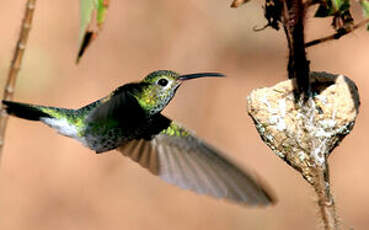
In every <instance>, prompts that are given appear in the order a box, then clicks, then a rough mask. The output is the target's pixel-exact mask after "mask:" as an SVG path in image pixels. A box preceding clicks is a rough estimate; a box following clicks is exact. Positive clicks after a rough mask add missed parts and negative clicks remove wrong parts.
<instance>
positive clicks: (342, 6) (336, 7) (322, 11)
mask: <svg viewBox="0 0 369 230" xmlns="http://www.w3.org/2000/svg"><path fill="white" fill-rule="evenodd" d="M349 9H350V0H330V1H322V2H321V3H320V5H319V8H318V10H317V12H316V13H315V17H328V16H334V15H336V14H343V13H344V12H346V11H348V10H349Z"/></svg>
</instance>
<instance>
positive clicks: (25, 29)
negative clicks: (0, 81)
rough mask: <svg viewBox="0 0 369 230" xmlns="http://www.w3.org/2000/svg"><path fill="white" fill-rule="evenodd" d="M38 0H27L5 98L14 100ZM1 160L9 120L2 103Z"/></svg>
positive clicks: (0, 109) (0, 124) (0, 108)
mask: <svg viewBox="0 0 369 230" xmlns="http://www.w3.org/2000/svg"><path fill="white" fill-rule="evenodd" d="M35 4H36V0H27V3H26V9H25V12H24V18H23V21H22V25H21V31H20V34H19V38H18V41H17V45H16V47H15V51H14V56H13V59H12V61H11V64H10V68H9V73H8V78H7V81H6V84H5V89H4V94H3V100H12V98H13V95H14V88H15V83H16V80H17V76H18V73H19V70H20V68H21V64H22V59H23V55H24V52H25V49H26V44H27V40H28V36H29V32H30V30H31V26H32V19H33V13H34V10H35ZM0 106H1V107H0V162H1V158H2V151H3V147H4V136H5V130H6V126H7V121H8V115H7V114H6V112H5V110H4V108H3V106H2V104H1V105H0Z"/></svg>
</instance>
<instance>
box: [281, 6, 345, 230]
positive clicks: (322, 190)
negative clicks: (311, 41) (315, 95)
mask: <svg viewBox="0 0 369 230" xmlns="http://www.w3.org/2000/svg"><path fill="white" fill-rule="evenodd" d="M305 4H306V3H305ZM309 4H312V1H311V2H310V3H309ZM308 6H309V5H304V3H303V1H302V0H285V1H284V2H283V11H282V23H283V27H284V30H285V33H286V38H287V42H288V48H289V61H288V67H287V69H288V77H289V78H290V79H294V80H295V81H294V83H295V91H296V92H295V99H296V100H297V101H298V102H303V103H304V104H302V113H303V114H304V116H302V118H301V119H302V122H303V124H304V127H305V129H306V130H310V129H311V131H314V130H315V128H316V127H315V124H314V123H312V121H314V117H315V115H314V113H315V106H314V103H313V102H312V99H311V84H310V67H309V61H308V60H307V58H306V51H305V42H304V19H305V10H306V8H305V7H308ZM312 133H314V132H312ZM306 143H310V145H311V146H310V147H311V151H312V152H310V153H309V155H308V156H307V158H309V159H310V160H311V162H310V163H309V164H307V165H305V164H303V166H302V167H301V168H304V169H305V170H302V173H303V175H304V173H305V175H304V177H305V179H307V181H308V182H309V183H310V184H311V185H312V186H313V187H314V189H315V191H316V193H317V195H318V199H319V208H320V211H321V216H322V221H323V223H324V227H325V229H326V230H335V229H337V228H338V223H337V222H338V221H337V216H336V210H335V206H334V201H333V198H332V195H331V193H330V182H329V171H328V162H327V158H326V156H327V155H326V153H327V151H326V149H325V148H326V147H327V145H326V143H325V142H324V141H322V140H320V139H319V138H316V137H315V136H310V137H309V136H308V137H307V140H306ZM320 150H322V151H320ZM316 152H320V153H321V154H316ZM305 166H308V167H305ZM310 176H312V177H310Z"/></svg>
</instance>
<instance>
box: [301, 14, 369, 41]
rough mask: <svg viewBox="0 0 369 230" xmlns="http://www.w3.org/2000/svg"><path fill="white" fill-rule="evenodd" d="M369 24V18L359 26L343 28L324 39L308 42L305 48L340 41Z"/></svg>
mask: <svg viewBox="0 0 369 230" xmlns="http://www.w3.org/2000/svg"><path fill="white" fill-rule="evenodd" d="M367 23H369V18H367V19H365V20H363V21H361V22H359V23H358V24H356V25H354V26H352V27H349V28H342V29H340V30H338V31H337V33H334V34H331V35H329V36H326V37H322V38H319V39H315V40H312V41H310V42H307V43H306V44H305V47H311V46H314V45H318V44H320V43H323V42H327V41H331V40H337V39H340V38H341V37H342V36H344V35H346V34H349V33H351V32H352V31H354V30H356V29H358V28H360V27H362V26H364V25H366V24H367Z"/></svg>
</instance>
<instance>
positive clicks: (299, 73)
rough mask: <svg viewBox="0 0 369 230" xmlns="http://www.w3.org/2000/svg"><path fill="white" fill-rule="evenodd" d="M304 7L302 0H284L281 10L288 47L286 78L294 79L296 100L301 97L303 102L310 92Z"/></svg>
mask: <svg viewBox="0 0 369 230" xmlns="http://www.w3.org/2000/svg"><path fill="white" fill-rule="evenodd" d="M305 7H306V5H305V4H304V3H303V0H284V1H283V11H282V20H283V21H282V22H283V28H284V30H285V33H286V37H287V41H288V48H289V59H288V67H287V70H288V78H290V79H294V84H295V96H296V100H297V101H298V100H300V99H302V100H303V101H304V102H306V101H307V99H308V98H309V97H310V94H311V92H310V91H311V89H310V82H309V73H310V67H309V61H308V60H307V58H306V51H305V41H304V19H305Z"/></svg>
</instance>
